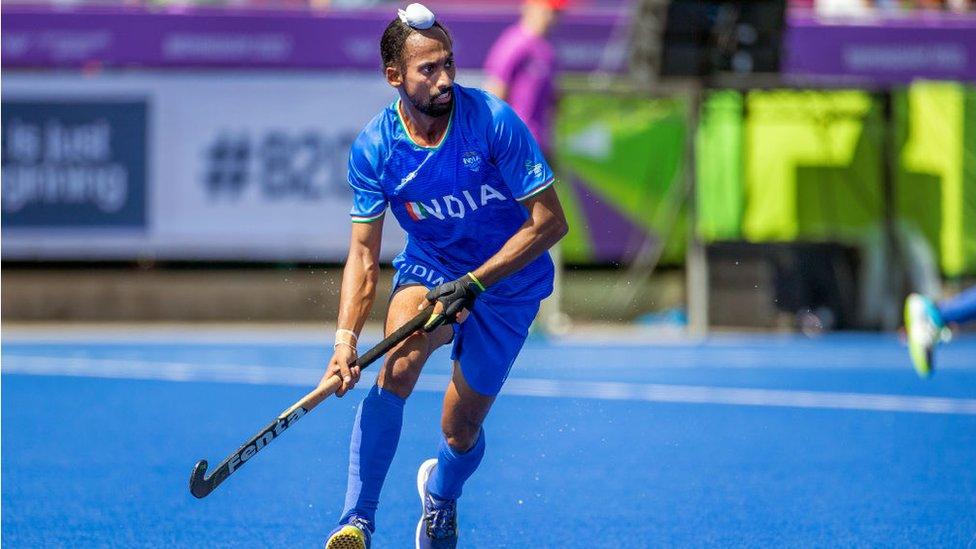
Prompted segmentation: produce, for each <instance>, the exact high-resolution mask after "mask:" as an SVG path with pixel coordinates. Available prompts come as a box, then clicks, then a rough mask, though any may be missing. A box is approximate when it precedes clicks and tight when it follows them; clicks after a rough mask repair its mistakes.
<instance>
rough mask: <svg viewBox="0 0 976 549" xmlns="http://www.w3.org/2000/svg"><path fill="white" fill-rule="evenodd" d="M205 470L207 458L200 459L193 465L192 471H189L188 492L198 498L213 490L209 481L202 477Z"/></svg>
mask: <svg viewBox="0 0 976 549" xmlns="http://www.w3.org/2000/svg"><path fill="white" fill-rule="evenodd" d="M206 472H207V460H205V459H201V460H200V461H198V462H197V464H196V465H194V466H193V472H192V473H190V493H191V494H193V495H194V496H195V497H197V498H198V499H202V498H205V497H207V494H209V493H210V492H212V491H213V486H211V483H209V482H207V479H205V478H204V476H205V474H206Z"/></svg>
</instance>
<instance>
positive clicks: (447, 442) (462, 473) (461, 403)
mask: <svg viewBox="0 0 976 549" xmlns="http://www.w3.org/2000/svg"><path fill="white" fill-rule="evenodd" d="M494 401H495V397H494V396H487V395H483V394H480V393H478V392H477V391H475V390H474V389H472V388H471V387H470V386H469V385H468V383H467V381H466V380H465V379H464V375H463V374H462V372H461V367H460V365H459V364H458V363H457V362H455V363H454V374H453V375H452V376H451V382H450V384H448V386H447V391H446V392H445V393H444V410H443V413H442V416H441V429H442V430H443V431H444V438H443V439H442V440H441V444H440V447H439V448H438V451H437V467H436V468H435V469H434V471H433V472H432V473H431V476H430V482H429V483H428V485H427V486H428V489H429V490H430V492H431V494H433V495H434V496H435V497H437V498H438V499H458V498H459V497H460V496H461V488H462V487H463V486H464V482H465V481H466V480H468V478H469V477H470V476H471V475H472V474H473V473H474V471H475V470H476V469H477V468H478V465H479V464H481V458H482V457H483V456H484V455H485V435H484V431H483V430H482V428H481V424H482V423H483V422H484V421H485V416H487V415H488V410H489V409H491V405H492V403H493V402H494Z"/></svg>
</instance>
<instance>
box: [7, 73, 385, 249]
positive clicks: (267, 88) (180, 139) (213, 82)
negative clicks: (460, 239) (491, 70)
mask: <svg viewBox="0 0 976 549" xmlns="http://www.w3.org/2000/svg"><path fill="white" fill-rule="evenodd" d="M111 97H129V98H133V97H139V98H141V99H139V100H137V101H133V100H121V99H120V100H113V99H110V98H111ZM393 99H394V92H393V90H392V89H391V88H390V87H389V85H387V84H386V82H385V81H383V79H382V78H381V77H380V76H379V75H378V74H370V75H355V74H352V75H344V76H335V75H332V76H326V75H308V74H294V73H287V74H260V75H257V74H253V73H247V74H244V73H240V74H226V73H225V74H213V73H200V74H162V73H144V72H141V73H124V74H103V75H100V76H97V77H84V76H82V75H68V74H64V75H56V74H14V75H7V76H6V77H5V79H4V89H3V109H4V116H3V136H4V140H3V143H4V145H3V210H4V211H3V229H4V232H3V255H4V258H6V259H17V258H21V259H45V258H46V259H92V258H95V259H98V258H102V259H112V258H118V259H136V258H151V259H179V260H196V259H201V260H206V259H226V260H237V261H252V260H269V261H342V260H344V259H345V254H346V252H347V250H348V246H349V234H350V227H351V223H350V221H349V214H348V212H349V208H350V205H351V197H352V193H351V191H350V190H349V187H348V185H347V183H346V163H347V160H348V155H349V146H350V144H351V143H352V141H353V139H354V138H355V137H356V135H358V133H359V131H360V130H361V129H362V127H363V126H364V125H365V124H366V122H368V121H369V119H370V118H372V117H373V116H374V115H375V114H376V113H378V112H379V111H380V110H381V109H382V108H384V107H385V106H386V105H388V104H389V103H390V101H392V100H393ZM402 244H403V235H402V233H401V232H400V230H399V227H398V226H397V225H396V222H395V220H393V219H392V218H391V219H390V220H388V221H387V222H386V225H385V229H384V245H383V257H384V258H387V259H388V258H391V257H392V256H393V255H394V254H395V253H396V252H397V251H398V250H399V249H400V248H401V247H402Z"/></svg>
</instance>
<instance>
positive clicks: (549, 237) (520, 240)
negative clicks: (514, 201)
mask: <svg viewBox="0 0 976 549" xmlns="http://www.w3.org/2000/svg"><path fill="white" fill-rule="evenodd" d="M522 205H523V206H525V208H526V209H527V210H528V211H529V218H528V219H526V220H525V223H523V224H522V226H521V227H519V230H518V231H516V232H515V234H513V235H512V237H511V238H509V239H508V240H507V241H506V242H505V244H504V245H503V246H502V248H501V249H500V250H498V252H496V253H495V255H493V256H491V257H490V258H488V261H486V262H485V263H484V264H483V265H482V266H480V267H478V268H477V269H475V270H474V271H472V273H471V274H473V275H474V277H475V278H476V279H477V280H478V281H480V282H481V284H482V285H483V286H484V287H485V288H487V287H489V286H492V285H494V284H495V283H497V282H499V281H501V280H502V279H503V278H505V277H507V276H508V275H510V274H513V273H515V272H518V271H519V270H521V269H522V268H523V267H525V266H526V265H528V264H529V263H532V262H533V261H534V260H535V259H536V258H538V257H539V256H540V255H542V252H544V251H546V250H548V249H549V248H551V247H552V246H553V245H554V244H556V243H557V242H559V240H560V239H561V238H562V237H564V236H566V232H567V231H569V225H568V224H567V223H566V216H565V215H564V214H563V207H562V205H561V204H560V203H559V196H558V195H557V194H556V189H555V188H554V187H553V186H550V187H549V188H547V189H546V190H544V191H542V192H540V193H539V194H537V195H535V196H533V197H531V198H527V199H525V200H523V201H522Z"/></svg>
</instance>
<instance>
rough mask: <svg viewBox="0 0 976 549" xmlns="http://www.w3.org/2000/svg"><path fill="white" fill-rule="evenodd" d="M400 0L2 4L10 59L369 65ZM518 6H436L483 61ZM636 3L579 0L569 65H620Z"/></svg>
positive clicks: (14, 64)
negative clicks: (316, 7)
mask: <svg viewBox="0 0 976 549" xmlns="http://www.w3.org/2000/svg"><path fill="white" fill-rule="evenodd" d="M395 14H396V12H395V10H394V9H393V7H392V6H388V7H384V8H371V9H362V10H336V9H330V10H327V11H324V12H318V11H311V10H309V11H306V10H283V11H274V10H247V9H241V8H221V9H213V8H209V9H208V8H198V7H188V6H177V7H174V8H172V9H165V8H158V7H152V8H141V7H133V6H125V7H123V6H115V7H106V6H102V7H92V6H82V7H70V6H63V5H59V6H23V5H22V6H4V13H3V20H2V30H3V32H2V36H3V48H2V54H3V66H4V70H6V69H9V68H58V67H86V68H92V67H149V68H181V67H197V68H204V67H205V68H246V69H269V68H280V69H315V70H337V69H338V70H349V69H355V70H368V71H378V70H379V67H380V55H379V41H380V36H381V35H382V34H383V29H384V28H386V25H387V24H388V23H389V22H390V21H391V20H392V19H393V17H394V16H395ZM518 15H519V11H518V8H517V7H513V8H509V9H500V10H498V9H496V10H471V9H467V10H464V9H461V10H459V9H453V10H452V9H449V8H445V9H438V19H439V20H441V21H444V22H445V24H446V25H447V26H448V27H449V28H450V30H451V33H452V35H453V37H454V53H455V55H456V57H457V61H458V65H459V66H461V67H462V68H468V69H478V68H480V67H481V66H482V64H483V63H484V60H485V57H486V56H487V54H488V49H489V48H490V47H491V45H492V43H493V42H494V40H495V39H496V38H497V37H498V35H499V34H501V32H502V31H503V30H504V29H505V27H507V26H508V25H511V24H512V23H514V22H515V21H516V20H517V19H518ZM629 28H630V11H629V9H628V8H626V7H625V6H615V7H612V8H600V9H596V8H587V9H583V8H577V9H574V10H570V12H569V13H567V14H565V16H564V17H562V18H561V19H560V23H559V25H558V26H557V27H556V29H555V31H554V33H553V36H552V41H553V45H554V47H555V49H556V58H557V62H558V63H559V67H560V68H561V69H562V70H567V71H591V70H594V69H601V70H604V71H614V72H616V71H622V70H624V69H626V64H627V43H628V40H629V36H630V35H629Z"/></svg>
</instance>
